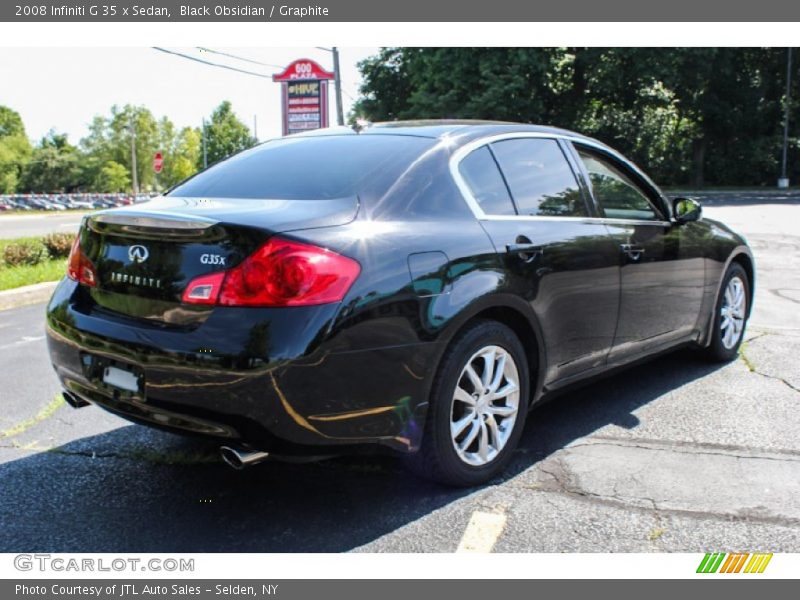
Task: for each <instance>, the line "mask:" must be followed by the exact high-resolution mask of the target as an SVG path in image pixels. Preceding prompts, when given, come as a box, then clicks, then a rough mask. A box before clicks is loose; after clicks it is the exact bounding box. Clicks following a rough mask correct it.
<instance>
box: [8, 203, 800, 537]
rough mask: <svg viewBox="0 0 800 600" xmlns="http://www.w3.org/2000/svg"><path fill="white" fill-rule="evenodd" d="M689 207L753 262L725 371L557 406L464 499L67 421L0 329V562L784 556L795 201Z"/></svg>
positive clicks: (357, 473) (409, 484)
mask: <svg viewBox="0 0 800 600" xmlns="http://www.w3.org/2000/svg"><path fill="white" fill-rule="evenodd" d="M704 201H705V202H706V209H705V214H706V216H709V217H712V218H719V219H721V220H723V221H725V222H727V223H729V224H730V225H732V226H733V227H734V228H736V229H738V230H740V231H741V232H743V233H744V234H745V235H746V236H747V237H748V239H749V241H750V244H751V246H752V248H753V251H754V253H755V256H756V261H757V269H758V280H757V294H756V299H755V305H754V306H755V308H754V314H753V316H752V319H751V321H750V325H749V328H748V333H747V335H748V341H747V343H746V344H745V345H744V347H743V351H742V354H741V356H740V359H739V360H737V361H735V362H732V363H730V364H726V365H722V366H720V365H714V364H709V363H706V362H702V361H699V360H698V359H697V358H696V357H695V356H694V355H693V354H692V353H691V352H689V351H680V352H676V353H673V354H671V355H667V356H664V357H661V358H659V359H657V360H655V361H653V362H650V363H648V364H644V365H641V366H638V367H635V368H633V369H630V370H628V371H626V372H624V373H622V374H619V375H616V376H614V377H611V378H609V379H606V380H604V381H601V382H599V383H596V384H593V385H591V386H589V387H585V388H582V389H580V390H577V391H574V392H571V393H570V394H568V395H566V396H564V397H562V398H560V399H558V400H557V401H555V402H553V403H550V404H548V405H546V406H544V407H542V408H540V409H538V410H536V411H535V412H534V413H533V414H532V415H531V418H530V420H529V422H528V424H527V427H526V429H525V433H524V437H523V439H522V442H521V446H520V448H519V451H518V452H517V454H516V457H515V459H514V462H513V464H512V466H511V469H510V470H509V472H508V473H507V475H506V476H505V477H504V478H503V479H502V480H498V481H495V482H493V484H492V485H488V486H485V487H481V488H477V489H472V490H453V489H448V488H443V487H440V486H436V485H433V484H428V483H426V482H424V481H420V480H418V479H416V478H414V477H413V476H411V475H409V474H407V473H406V472H405V471H404V470H403V469H402V468H401V465H400V464H399V462H398V461H396V460H394V459H392V458H386V457H384V458H367V457H355V458H354V457H351V458H340V459H334V460H329V461H325V462H319V463H314V464H304V465H296V464H280V463H268V464H262V465H259V466H256V467H254V468H252V469H249V470H247V471H243V472H237V471H233V470H231V469H229V468H228V467H226V466H225V465H223V464H222V463H221V461H220V460H219V459H218V457H217V453H216V448H215V447H214V446H210V445H208V444H205V443H201V442H198V441H193V440H186V439H183V438H180V437H177V436H173V435H170V434H166V433H160V432H155V431H152V430H149V429H146V428H144V427H139V426H135V425H131V424H128V423H127V422H125V421H122V420H120V419H117V418H116V417H113V416H111V415H109V414H107V413H104V412H103V411H101V410H100V409H98V408H95V407H87V408H84V409H81V410H73V409H71V408H69V407H68V406H66V405H65V404H64V403H63V402H62V401H60V400H59V399H58V396H57V394H58V392H59V388H58V384H57V382H56V378H55V375H54V374H53V373H52V370H51V368H50V364H49V361H48V358H47V353H46V349H45V343H44V332H43V305H41V304H39V305H33V306H27V307H23V308H18V309H12V310H8V311H3V312H0V365H2V370H1V371H0V395H1V396H2V402H0V407H1V408H2V410H0V500H1V501H0V551H2V552H18V551H41V552H54V551H61V552H181V551H186V552H190V551H198V552H199V551H215V552H231V551H237V552H294V551H329V552H338V551H397V552H453V551H457V550H485V551H488V550H493V551H495V552H574V551H585V552H649V551H690V552H704V551H748V552H754V551H764V552H800V366H798V355H800V307H799V306H798V305H799V304H800V196H798V195H781V194H770V195H766V196H761V195H759V194H740V193H736V194H730V195H726V196H725V197H721V196H710V197H706V198H704Z"/></svg>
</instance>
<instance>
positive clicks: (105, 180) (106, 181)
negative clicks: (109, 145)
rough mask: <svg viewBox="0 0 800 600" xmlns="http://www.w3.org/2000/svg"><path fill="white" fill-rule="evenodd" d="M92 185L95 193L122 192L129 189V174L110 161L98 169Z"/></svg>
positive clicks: (121, 166)
mask: <svg viewBox="0 0 800 600" xmlns="http://www.w3.org/2000/svg"><path fill="white" fill-rule="evenodd" d="M92 183H93V186H92V187H93V188H94V189H95V190H97V191H101V190H102V191H103V192H124V191H127V190H129V189H131V177H130V172H129V171H128V169H126V168H125V167H124V166H123V165H121V164H119V163H118V162H114V161H113V160H110V161H108V162H107V163H105V164H104V165H103V166H102V167H101V168H100V169H99V171H98V172H97V176H96V178H95V180H94V181H93V182H92Z"/></svg>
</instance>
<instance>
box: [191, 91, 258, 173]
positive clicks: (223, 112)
mask: <svg viewBox="0 0 800 600" xmlns="http://www.w3.org/2000/svg"><path fill="white" fill-rule="evenodd" d="M255 143H256V140H255V138H253V136H251V135H250V130H249V129H248V128H247V125H245V124H244V123H242V122H241V121H240V120H239V119H238V118H237V117H236V115H235V114H234V112H233V107H232V106H231V103H230V102H228V101H227V100H226V101H224V102H222V103H221V104H220V105H219V106H217V108H215V109H214V112H213V113H211V120H210V121H209V122H208V123H207V124H206V152H207V155H208V164H209V165H210V164H213V163H215V162H217V161H220V160H222V159H223V158H227V157H228V156H230V155H231V154H235V153H237V152H239V151H240V150H245V149H247V148H250V147H251V146H253V145H254V144H255ZM202 166H203V156H202V152H200V153H198V159H197V167H198V168H202Z"/></svg>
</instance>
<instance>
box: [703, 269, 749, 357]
mask: <svg viewBox="0 0 800 600" xmlns="http://www.w3.org/2000/svg"><path fill="white" fill-rule="evenodd" d="M749 309H750V280H749V278H748V277H747V272H746V271H745V270H744V268H743V267H742V266H741V265H740V264H738V263H733V264H731V266H730V267H728V270H727V271H726V272H725V277H724V278H723V280H722V293H721V294H720V297H719V299H718V300H717V306H716V307H715V308H714V322H713V324H714V331H713V333H712V336H711V343H710V344H709V346H708V348H707V349H706V354H707V356H708V357H709V358H710V359H712V360H716V361H729V360H733V359H734V358H736V356H737V355H738V353H739V346H741V345H742V340H744V330H745V326H746V325H747V317H748V311H749Z"/></svg>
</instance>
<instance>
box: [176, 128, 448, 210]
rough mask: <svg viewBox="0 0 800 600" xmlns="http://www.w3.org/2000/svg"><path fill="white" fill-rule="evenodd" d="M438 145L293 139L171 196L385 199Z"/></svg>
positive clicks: (390, 139) (238, 159) (388, 139)
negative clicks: (402, 177) (400, 180)
mask: <svg viewBox="0 0 800 600" xmlns="http://www.w3.org/2000/svg"><path fill="white" fill-rule="evenodd" d="M435 143H436V140H434V139H429V138H419V137H411V136H400V135H375V134H369V135H342V136H339V135H329V136H319V137H297V138H291V137H289V138H284V139H279V140H274V141H271V142H267V143H265V144H261V145H259V146H257V147H255V148H252V149H250V150H246V151H244V152H241V153H239V154H237V155H235V156H233V157H231V158H229V159H227V160H225V161H222V162H220V163H218V164H216V165H214V166H212V167H210V168H209V169H207V170H206V171H203V172H202V173H198V174H197V175H195V176H194V177H192V178H191V179H188V180H187V181H185V182H184V183H182V184H179V185H178V186H177V187H176V188H175V189H173V190H172V191H171V192H170V193H169V195H170V196H182V197H189V198H273V199H284V200H314V199H326V198H344V197H347V196H355V195H378V196H380V195H383V194H384V193H385V192H386V190H388V189H389V187H391V185H392V184H393V183H394V182H395V181H397V179H398V178H399V177H400V175H402V173H403V172H404V171H405V170H406V169H407V168H408V167H409V165H411V163H412V162H414V160H416V159H417V158H418V157H419V156H420V155H421V154H423V153H424V152H425V151H427V150H428V149H429V148H431V147H432V146H433V145H434V144H435Z"/></svg>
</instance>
